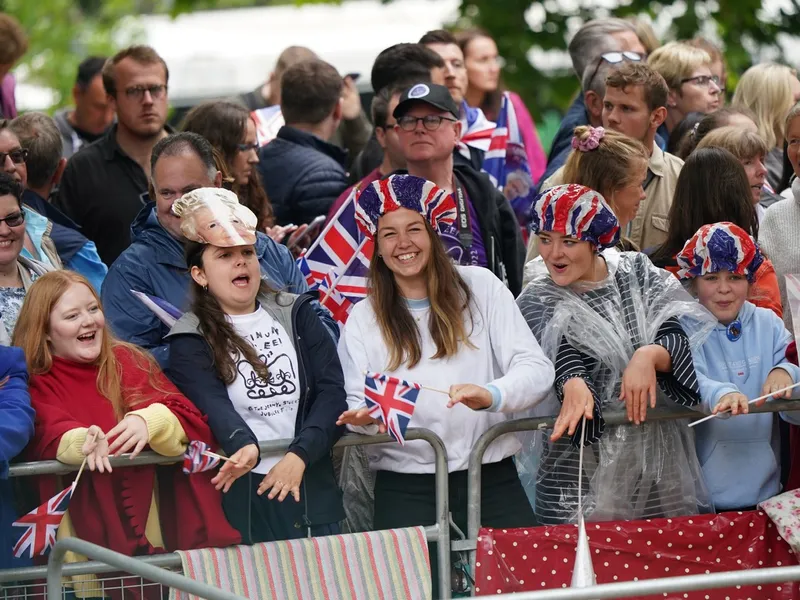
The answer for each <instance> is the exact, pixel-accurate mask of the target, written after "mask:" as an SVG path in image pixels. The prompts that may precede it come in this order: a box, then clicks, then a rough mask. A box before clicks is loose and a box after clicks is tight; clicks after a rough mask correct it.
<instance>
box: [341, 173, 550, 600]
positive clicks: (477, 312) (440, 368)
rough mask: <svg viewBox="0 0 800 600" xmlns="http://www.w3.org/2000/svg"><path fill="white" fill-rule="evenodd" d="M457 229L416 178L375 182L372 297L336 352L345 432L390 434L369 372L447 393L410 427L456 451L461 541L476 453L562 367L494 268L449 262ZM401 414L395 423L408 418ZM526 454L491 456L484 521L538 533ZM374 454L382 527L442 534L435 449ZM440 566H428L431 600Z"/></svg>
mask: <svg viewBox="0 0 800 600" xmlns="http://www.w3.org/2000/svg"><path fill="white" fill-rule="evenodd" d="M455 218H456V206H455V201H454V200H453V197H452V195H450V194H448V193H447V192H446V191H444V190H442V189H441V188H439V187H437V186H436V185H435V184H434V183H432V182H430V181H426V180H425V179H421V178H419V177H413V176H411V175H392V176H390V177H389V178H388V179H384V180H382V181H376V182H375V183H373V184H372V185H370V186H368V187H366V188H365V189H364V191H363V192H361V194H360V195H359V197H358V199H357V205H356V220H357V221H358V223H359V227H360V228H361V229H362V231H364V233H365V234H366V235H367V236H369V237H370V238H372V239H374V241H375V252H374V254H373V258H372V260H371V261H370V273H369V288H368V289H369V291H368V294H367V298H366V299H365V300H363V301H361V302H359V303H358V304H356V305H355V307H353V310H352V312H351V313H350V317H349V318H348V320H347V324H346V325H345V327H344V330H343V331H342V337H341V340H340V342H339V356H340V358H341V360H342V367H343V368H344V372H345V385H346V388H347V402H348V405H349V407H350V409H349V410H347V411H346V412H344V413H343V414H342V415H341V416H340V417H339V422H340V423H341V424H343V425H348V426H350V427H352V428H354V429H355V430H356V431H360V432H366V433H374V432H377V431H379V430H380V431H386V430H387V424H386V423H384V422H381V423H380V424H379V423H378V421H376V419H374V418H373V417H372V416H371V415H372V414H374V413H372V412H371V411H370V409H368V408H367V407H366V395H367V394H366V391H365V377H364V375H365V372H371V373H375V372H377V373H381V374H383V375H387V376H390V377H393V378H396V379H395V380H398V379H399V380H402V381H407V382H410V383H413V384H419V385H422V386H430V387H433V388H439V389H440V390H441V389H444V390H445V391H446V392H447V391H449V394H447V393H441V392H436V391H431V390H429V389H421V390H420V391H419V395H418V396H417V398H416V402H415V403H414V408H413V409H406V410H407V411H408V412H407V413H406V414H407V416H408V417H410V418H409V420H408V422H407V426H408V427H425V428H427V429H430V430H431V431H433V432H434V433H436V434H437V435H438V436H439V437H441V438H442V440H443V441H444V443H445V445H446V446H447V458H448V469H449V473H450V494H451V496H450V497H451V499H454V498H460V499H461V500H460V501H459V502H456V501H455V500H453V503H452V505H451V510H452V511H453V518H454V520H455V523H456V525H458V526H459V527H460V528H461V529H462V530H464V528H465V527H466V525H467V523H466V520H467V519H466V517H467V506H466V494H467V478H466V470H467V466H468V465H467V463H468V459H469V455H470V452H471V451H472V448H473V446H474V445H475V442H477V441H478V438H480V436H481V435H482V434H483V433H484V432H485V431H486V430H487V429H489V428H490V427H491V426H492V425H494V424H496V423H500V422H502V421H505V420H507V419H508V418H509V417H510V415H511V413H514V412H516V411H519V410H523V409H526V408H529V407H531V406H533V405H535V404H536V403H537V402H538V401H540V400H542V399H543V398H544V397H545V395H546V394H547V392H548V391H549V390H550V388H551V386H552V384H553V365H552V364H551V363H550V361H548V360H547V359H546V358H545V357H544V355H543V354H542V352H541V350H540V349H539V345H538V344H537V342H536V339H535V338H534V337H533V335H532V334H531V332H530V330H529V329H528V328H527V327H526V325H525V320H524V319H523V318H522V315H521V314H520V312H519V310H518V309H517V307H516V306H515V304H514V298H513V296H512V294H511V292H510V291H509V290H508V289H507V288H506V287H505V285H503V283H502V282H501V281H500V280H499V279H498V278H497V277H495V276H494V274H492V272H491V271H489V270H487V269H483V268H480V267H473V266H456V265H454V264H453V263H452V262H451V261H450V259H449V258H448V256H447V253H446V251H445V247H444V244H443V243H442V241H441V239H440V237H439V235H438V233H437V230H438V231H441V230H442V229H444V228H445V227H447V226H449V225H451V224H452V223H453V222H454V221H455ZM406 387H408V386H401V385H399V384H397V388H396V389H397V390H398V391H397V392H392V391H391V390H392V389H393V388H390V386H389V384H387V391H385V392H383V393H385V394H389V395H390V396H392V397H393V398H397V400H393V402H394V401H396V402H402V401H403V400H402V398H401V396H402V397H406V396H403V394H404V392H402V390H403V389H405V388H406ZM406 398H407V397H406ZM387 401H388V400H387ZM398 414H399V415H400V416H397V417H395V418H396V419H398V420H400V419H404V418H405V417H403V416H402V414H403V413H398ZM389 419H390V420H391V421H392V423H390V424H392V428H393V429H394V431H395V435H396V434H397V427H396V426H394V425H393V423H394V421H393V420H392V417H389ZM401 427H402V426H401ZM402 428H403V429H404V427H402ZM398 441H399V440H398ZM519 447H520V446H519V442H518V441H517V440H516V438H515V436H513V435H510V436H503V437H501V438H500V439H498V440H497V441H495V442H493V443H492V444H491V445H490V446H489V448H488V450H487V452H486V454H485V455H484V459H483V462H484V465H483V469H482V488H483V496H482V498H483V500H482V507H483V510H482V513H481V514H482V518H483V524H484V525H486V526H487V527H524V526H531V525H533V524H534V522H535V521H534V518H533V512H532V510H531V506H530V502H529V501H528V498H527V497H526V495H525V492H524V490H523V488H522V485H521V484H520V481H519V477H518V476H517V470H516V468H515V466H514V461H513V458H512V457H513V455H514V454H516V452H517V450H519ZM367 454H368V456H369V466H370V469H371V470H373V471H376V475H375V519H374V528H375V529H391V528H394V527H408V526H411V525H419V524H422V525H433V524H434V523H435V522H436V506H435V499H436V495H435V493H434V472H435V470H436V469H435V460H434V454H433V450H432V448H431V447H430V445H428V444H427V443H426V442H424V441H421V440H417V441H408V442H405V444H404V445H402V446H401V445H400V444H382V445H380V446H369V447H368V449H367ZM436 564H437V563H436V561H431V568H432V575H433V577H432V579H433V583H434V591H433V597H434V598H437V597H438V593H437V590H438V588H439V586H438V583H439V581H438V577H439V575H438V571H437V568H436ZM448 579H449V578H448Z"/></svg>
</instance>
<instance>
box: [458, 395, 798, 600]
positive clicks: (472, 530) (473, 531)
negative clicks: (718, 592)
mask: <svg viewBox="0 0 800 600" xmlns="http://www.w3.org/2000/svg"><path fill="white" fill-rule="evenodd" d="M790 410H800V400H776V401H772V402H768V403H767V404H765V405H764V406H761V407H755V406H751V407H750V414H754V413H765V412H780V411H790ZM704 416H705V415H704V414H703V413H701V412H698V411H695V410H691V409H688V408H681V407H678V406H674V407H669V408H657V409H655V410H652V409H651V410H648V411H647V421H667V420H673V419H691V420H695V419H700V418H703V417H704ZM603 419H604V420H605V422H606V425H628V424H630V423H629V421H628V415H627V413H626V411H624V410H620V411H610V412H608V413H604V414H603ZM555 420H556V417H555V416H551V417H539V418H527V419H515V420H513V421H503V422H502V423H497V424H496V425H494V426H492V427H490V428H489V429H487V430H486V431H485V432H484V433H483V435H482V436H481V437H480V438H478V441H477V442H476V443H475V446H473V448H472V452H471V453H470V456H469V466H468V471H467V539H466V540H465V541H463V542H460V543H456V544H454V546H457V548H454V549H458V550H466V551H468V552H469V555H470V565H471V567H472V572H473V573H474V572H475V554H476V548H477V543H478V531H479V530H480V526H481V525H480V522H481V467H482V465H483V455H484V454H485V453H486V450H487V449H488V448H489V446H490V445H491V443H492V442H494V441H495V440H496V439H497V438H498V437H500V436H502V435H506V434H509V433H517V432H521V431H536V430H540V429H547V428H551V427H552V426H553V424H554V423H555ZM798 568H800V567H798ZM764 570H769V569H764ZM798 578H799V579H800V577H798ZM679 579H688V577H684V578H679ZM641 583H642V581H641V580H640V581H639V582H637V585H639V584H641ZM614 585H623V584H614ZM734 585H735V584H734ZM720 587H726V586H720ZM591 589H592V590H596V589H597V588H591ZM637 589H638V588H637ZM700 589H701V588H700ZM558 591H559V590H551V591H550V592H549V593H550V594H555V593H556V592H558ZM560 591H564V590H560ZM472 593H473V595H474V593H475V592H474V589H473V592H472ZM536 593H537V594H540V593H546V592H536ZM632 595H635V594H632ZM514 597H515V598H520V599H521V598H527V597H528V596H524V595H522V596H521V595H519V594H518V595H515V596H514ZM530 597H531V598H534V597H536V598H545V597H547V598H553V599H554V600H555V598H567V597H569V598H572V596H555V595H553V596H530ZM614 597H616V596H614V595H611V596H603V598H614ZM574 598H575V600H578V598H579V597H578V596H575V597H574ZM580 598H587V599H592V598H600V596H595V595H594V592H592V593H590V594H588V595H585V596H580Z"/></svg>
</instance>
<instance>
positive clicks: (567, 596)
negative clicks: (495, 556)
mask: <svg viewBox="0 0 800 600" xmlns="http://www.w3.org/2000/svg"><path fill="white" fill-rule="evenodd" d="M789 581H800V567H798V566H795V567H775V568H771V569H753V570H752V571H727V572H725V573H711V574H709V575H684V576H683V577H662V578H660V579H640V580H639V581H626V582H624V583H607V584H603V585H597V586H594V587H590V588H580V589H558V590H541V591H538V592H516V593H514V594H501V595H498V596H492V598H502V599H504V600H510V599H511V598H513V599H514V600H616V599H617V598H632V597H633V596H636V597H643V596H652V595H656V594H658V595H660V594H663V595H664V596H666V595H667V594H678V593H681V592H698V591H703V590H711V589H719V588H728V587H739V586H742V587H743V586H746V585H762V584H768V583H783V582H789ZM706 597H707V596H706Z"/></svg>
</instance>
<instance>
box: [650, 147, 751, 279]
mask: <svg viewBox="0 0 800 600" xmlns="http://www.w3.org/2000/svg"><path fill="white" fill-rule="evenodd" d="M720 221H730V222H731V223H733V224H734V225H738V226H739V227H741V228H742V229H744V230H745V231H746V232H747V233H749V234H750V235H752V236H753V237H754V238H758V217H757V216H756V211H755V208H754V207H753V195H752V192H751V191H750V184H749V182H748V181H747V175H746V174H745V171H744V167H743V166H742V164H741V163H740V162H739V161H738V160H737V159H736V157H735V156H734V155H733V154H731V153H730V152H728V151H727V150H724V149H722V148H701V149H698V150H695V151H694V152H692V153H691V154H690V155H689V157H688V158H687V159H686V163H685V164H684V165H683V167H682V168H681V172H680V175H678V182H677V184H676V185H675V195H674V196H673V199H672V207H671V208H670V211H669V232H668V233H667V239H666V241H665V242H664V243H663V244H661V246H659V247H658V248H657V249H656V250H655V252H653V254H652V256H651V257H650V258H651V259H652V261H653V262H654V263H655V264H656V265H665V264H672V263H673V261H674V259H675V255H676V254H677V253H678V252H680V251H681V248H683V245H684V244H685V243H686V240H689V239H691V237H692V236H693V235H694V234H695V232H696V231H697V230H698V229H700V227H702V226H703V225H706V224H709V223H719V222H720Z"/></svg>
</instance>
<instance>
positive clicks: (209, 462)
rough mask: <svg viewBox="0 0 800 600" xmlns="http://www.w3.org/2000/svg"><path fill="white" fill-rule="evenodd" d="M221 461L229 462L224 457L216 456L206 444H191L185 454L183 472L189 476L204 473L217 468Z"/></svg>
mask: <svg viewBox="0 0 800 600" xmlns="http://www.w3.org/2000/svg"><path fill="white" fill-rule="evenodd" d="M221 460H228V459H227V458H225V457H224V456H220V455H219V454H215V453H213V452H211V451H210V450H209V447H208V444H206V443H205V442H200V441H194V442H189V445H188V446H187V447H186V452H185V453H184V454H183V472H184V473H186V474H187V475H192V474H194V473H203V472H204V471H210V470H211V469H213V468H215V467H216V466H217V465H218V464H219V463H220V461H221Z"/></svg>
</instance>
